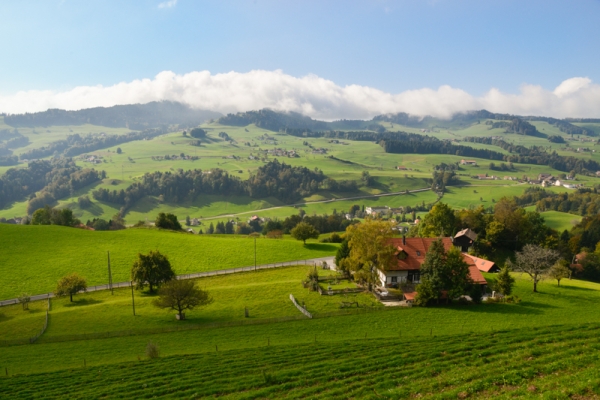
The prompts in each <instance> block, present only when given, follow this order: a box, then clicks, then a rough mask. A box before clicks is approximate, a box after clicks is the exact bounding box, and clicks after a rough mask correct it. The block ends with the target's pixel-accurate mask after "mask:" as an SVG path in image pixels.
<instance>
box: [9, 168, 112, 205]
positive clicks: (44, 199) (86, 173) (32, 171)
mask: <svg viewBox="0 0 600 400" xmlns="http://www.w3.org/2000/svg"><path fill="white" fill-rule="evenodd" d="M104 177H105V172H104V171H102V172H99V171H96V170H94V169H83V168H81V167H78V166H77V165H75V162H74V161H73V160H72V159H70V158H66V159H55V160H39V161H31V162H29V164H28V166H27V168H11V169H9V170H8V171H6V173H5V174H4V175H3V176H2V177H0V207H5V206H7V205H8V204H10V203H11V202H14V201H19V200H22V199H23V198H24V197H30V201H29V205H28V214H29V215H31V214H33V212H34V211H35V210H37V209H38V208H42V207H44V206H45V205H46V204H52V203H54V201H55V200H56V199H59V198H61V197H65V196H67V195H71V194H72V193H73V191H75V190H77V189H80V188H82V187H84V186H87V185H89V184H91V183H93V182H96V181H98V180H99V179H101V178H104ZM36 192H40V193H38V194H37V195H36Z"/></svg>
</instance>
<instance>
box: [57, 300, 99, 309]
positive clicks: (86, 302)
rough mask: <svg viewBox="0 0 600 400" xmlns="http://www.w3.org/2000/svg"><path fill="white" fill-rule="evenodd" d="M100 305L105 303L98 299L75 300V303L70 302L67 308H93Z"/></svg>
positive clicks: (66, 305)
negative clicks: (94, 305)
mask: <svg viewBox="0 0 600 400" xmlns="http://www.w3.org/2000/svg"><path fill="white" fill-rule="evenodd" d="M100 303H103V301H102V300H98V299H73V302H68V303H67V304H65V307H80V306H91V305H93V304H100Z"/></svg>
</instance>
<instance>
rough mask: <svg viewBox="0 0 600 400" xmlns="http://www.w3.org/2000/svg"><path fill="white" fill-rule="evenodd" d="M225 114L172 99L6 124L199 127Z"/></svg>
mask: <svg viewBox="0 0 600 400" xmlns="http://www.w3.org/2000/svg"><path fill="white" fill-rule="evenodd" d="M221 115H222V114H220V113H217V112H214V111H207V110H197V109H194V108H192V107H190V106H188V105H185V104H182V103H177V102H173V101H160V102H158V101H154V102H151V103H147V104H128V105H118V106H113V107H95V108H87V109H83V110H78V111H66V110H59V109H50V110H47V111H43V112H37V113H27V114H15V115H6V116H5V117H4V122H5V123H6V124H7V125H10V126H14V127H20V126H27V127H35V126H57V125H58V126H66V125H83V124H92V125H99V126H107V127H112V128H129V129H133V130H144V129H148V128H156V127H159V126H167V125H173V124H178V125H184V126H197V125H199V124H201V123H203V122H204V121H207V120H209V119H211V118H219V117H220V116H221Z"/></svg>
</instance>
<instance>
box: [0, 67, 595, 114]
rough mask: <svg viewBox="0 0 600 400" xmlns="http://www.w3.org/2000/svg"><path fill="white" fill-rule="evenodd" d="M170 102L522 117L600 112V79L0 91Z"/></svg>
mask: <svg viewBox="0 0 600 400" xmlns="http://www.w3.org/2000/svg"><path fill="white" fill-rule="evenodd" d="M156 100H173V101H180V102H183V103H186V104H189V105H191V106H193V107H197V108H203V109H209V110H213V111H220V112H222V113H234V112H238V111H247V110H257V109H261V108H265V107H268V108H272V109H275V110H283V111H296V112H300V113H303V114H305V115H309V116H311V117H313V118H318V119H325V120H333V119H339V118H348V119H350V118H352V119H368V118H371V117H373V116H375V115H378V114H385V113H395V112H407V113H409V114H414V115H433V116H436V117H441V118H447V117H450V116H451V115H452V114H454V113H456V112H459V111H466V110H478V109H486V110H489V111H492V112H500V113H511V114H519V115H543V116H552V117H557V118H562V117H596V118H597V117H600V115H599V114H600V110H599V109H598V106H597V105H598V104H600V85H598V84H595V83H593V82H592V81H591V80H590V79H588V78H582V77H575V78H571V79H567V80H565V81H564V82H562V83H560V84H559V85H558V86H557V87H556V88H555V89H554V90H547V89H544V88H542V87H541V86H537V85H529V84H528V85H523V86H522V87H521V88H520V92H519V93H518V94H507V93H503V92H501V91H500V90H498V89H495V88H492V89H490V90H489V91H488V92H487V93H485V94H484V95H483V96H481V97H475V96H472V95H471V94H469V93H467V92H465V91H464V90H461V89H458V88H453V87H450V86H447V85H444V86H440V87H439V88H437V89H430V88H423V89H417V90H407V91H404V92H401V93H398V94H392V93H387V92H384V91H381V90H379V89H375V88H372V87H368V86H360V85H349V86H343V87H342V86H339V85H336V84H335V83H334V82H332V81H330V80H327V79H323V78H320V77H318V76H316V75H307V76H304V77H300V78H298V77H294V76H291V75H287V74H285V73H283V72H282V71H280V70H276V71H264V70H255V71H250V72H247V73H238V72H228V73H222V74H211V73H210V72H209V71H196V72H190V73H188V74H184V75H178V74H175V73H173V72H170V71H164V72H161V73H159V74H158V75H156V76H155V77H154V78H153V79H141V80H134V81H132V82H122V83H118V84H116V85H113V86H79V87H76V88H74V89H71V90H68V91H62V92H53V91H36V90H31V91H22V92H17V93H15V94H13V95H7V96H0V112H7V113H23V112H34V111H45V110H46V109H48V108H63V109H67V110H77V109H82V108H89V107H97V106H103V107H109V106H113V105H116V104H131V103H146V102H150V101H156Z"/></svg>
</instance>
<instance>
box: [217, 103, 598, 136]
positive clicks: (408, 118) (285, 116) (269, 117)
mask: <svg viewBox="0 0 600 400" xmlns="http://www.w3.org/2000/svg"><path fill="white" fill-rule="evenodd" d="M481 120H497V121H499V122H495V124H497V126H494V127H496V128H505V129H506V132H508V133H516V134H520V135H529V136H540V137H545V135H544V134H542V133H540V132H539V131H538V130H537V128H536V127H535V126H534V125H532V124H531V123H530V121H531V122H533V121H543V122H547V123H549V124H551V125H555V126H556V127H557V128H558V129H559V130H560V131H561V132H564V133H565V134H575V135H587V136H597V133H596V132H595V131H594V130H592V129H588V128H585V127H580V126H576V125H573V124H571V123H570V122H569V121H568V120H566V119H562V120H561V119H556V118H549V117H532V116H526V117H523V116H518V115H510V114H498V113H492V112H489V111H487V110H477V111H467V112H460V113H456V114H454V115H453V116H452V118H450V119H439V118H435V117H431V116H425V117H420V116H415V115H410V114H407V113H396V114H385V115H378V116H376V117H374V118H373V119H372V120H370V121H362V120H340V121H333V122H325V121H319V120H315V119H312V118H310V117H307V116H304V115H302V114H299V113H296V112H283V111H274V110H270V109H262V110H258V111H247V112H243V113H242V112H240V113H237V114H227V115H226V116H224V117H221V118H219V123H220V124H222V125H230V126H246V125H250V124H255V125H256V126H258V127H260V128H264V129H268V130H271V131H275V132H278V131H285V130H289V129H293V130H306V131H326V130H339V129H342V130H370V131H381V130H385V129H384V128H383V126H382V125H380V122H390V123H393V124H398V125H402V126H406V127H411V128H432V127H437V128H454V129H464V128H467V127H469V126H470V125H472V124H474V123H477V122H481Z"/></svg>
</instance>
